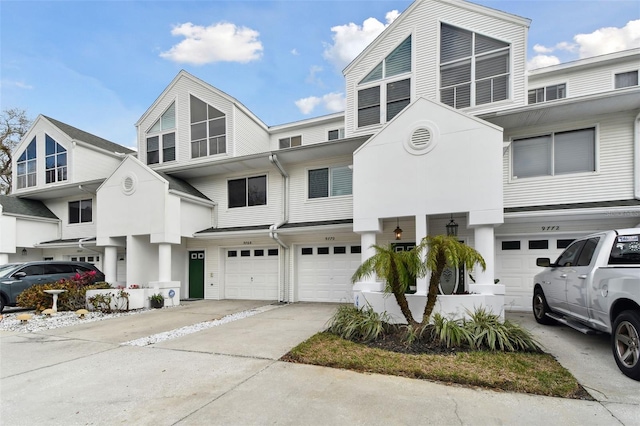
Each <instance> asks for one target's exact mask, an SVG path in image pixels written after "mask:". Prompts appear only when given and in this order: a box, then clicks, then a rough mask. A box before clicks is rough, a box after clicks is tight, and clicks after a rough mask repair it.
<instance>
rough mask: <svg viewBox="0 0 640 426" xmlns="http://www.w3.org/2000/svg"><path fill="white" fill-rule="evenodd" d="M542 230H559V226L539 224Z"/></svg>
mask: <svg viewBox="0 0 640 426" xmlns="http://www.w3.org/2000/svg"><path fill="white" fill-rule="evenodd" d="M541 228H542V230H543V231H559V230H560V227H559V226H558V225H552V226H541Z"/></svg>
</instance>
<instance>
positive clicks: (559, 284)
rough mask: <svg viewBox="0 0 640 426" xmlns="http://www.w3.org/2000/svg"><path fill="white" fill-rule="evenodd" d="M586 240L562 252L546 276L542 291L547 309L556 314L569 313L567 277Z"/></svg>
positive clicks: (577, 242) (575, 243)
mask: <svg viewBox="0 0 640 426" xmlns="http://www.w3.org/2000/svg"><path fill="white" fill-rule="evenodd" d="M585 242H586V240H580V241H576V242H574V243H573V244H571V245H569V247H567V249H566V250H565V251H564V252H562V254H561V255H560V257H559V258H558V260H557V261H556V263H555V267H554V268H552V269H551V271H550V272H549V275H548V279H549V280H548V281H547V282H546V283H544V284H546V285H544V286H543V290H544V294H545V297H546V298H547V303H548V304H549V307H550V308H551V309H552V310H554V311H557V312H563V313H568V312H570V310H569V306H568V305H567V277H568V276H569V274H571V273H572V271H573V269H574V268H575V265H576V264H577V262H578V257H579V256H580V252H581V251H582V247H584V244H585Z"/></svg>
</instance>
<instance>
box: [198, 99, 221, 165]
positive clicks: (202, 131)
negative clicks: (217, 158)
mask: <svg viewBox="0 0 640 426" xmlns="http://www.w3.org/2000/svg"><path fill="white" fill-rule="evenodd" d="M189 105H190V118H191V158H200V157H206V156H208V155H216V154H224V153H225V152H227V137H226V133H227V122H226V118H225V115H224V113H223V112H222V111H219V110H217V109H216V108H214V107H212V106H211V105H208V104H206V103H204V102H203V101H201V100H200V99H198V98H196V97H195V96H193V95H191V97H190V102H189Z"/></svg>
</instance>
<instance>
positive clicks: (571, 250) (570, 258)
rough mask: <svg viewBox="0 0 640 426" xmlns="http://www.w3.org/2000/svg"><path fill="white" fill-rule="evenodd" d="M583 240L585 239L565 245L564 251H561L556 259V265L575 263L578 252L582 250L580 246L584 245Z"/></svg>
mask: <svg viewBox="0 0 640 426" xmlns="http://www.w3.org/2000/svg"><path fill="white" fill-rule="evenodd" d="M585 242H586V241H585V240H582V241H576V242H575V243H573V244H571V245H570V246H569V247H567V249H566V250H565V251H564V252H562V254H561V255H560V257H559V258H558V260H556V265H558V266H571V265H575V264H576V262H577V260H578V255H579V254H580V251H581V250H582V246H584V243H585Z"/></svg>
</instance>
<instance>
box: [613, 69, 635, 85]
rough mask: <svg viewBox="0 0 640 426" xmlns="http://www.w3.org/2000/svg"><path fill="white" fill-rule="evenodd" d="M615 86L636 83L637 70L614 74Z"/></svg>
mask: <svg viewBox="0 0 640 426" xmlns="http://www.w3.org/2000/svg"><path fill="white" fill-rule="evenodd" d="M614 84H615V88H616V89H622V88H624V87H632V86H637V85H638V71H637V70H636V71H629V72H621V73H619V74H616V75H615V82H614Z"/></svg>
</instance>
